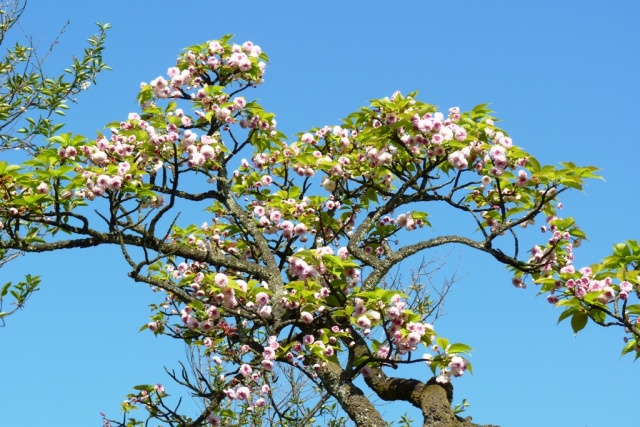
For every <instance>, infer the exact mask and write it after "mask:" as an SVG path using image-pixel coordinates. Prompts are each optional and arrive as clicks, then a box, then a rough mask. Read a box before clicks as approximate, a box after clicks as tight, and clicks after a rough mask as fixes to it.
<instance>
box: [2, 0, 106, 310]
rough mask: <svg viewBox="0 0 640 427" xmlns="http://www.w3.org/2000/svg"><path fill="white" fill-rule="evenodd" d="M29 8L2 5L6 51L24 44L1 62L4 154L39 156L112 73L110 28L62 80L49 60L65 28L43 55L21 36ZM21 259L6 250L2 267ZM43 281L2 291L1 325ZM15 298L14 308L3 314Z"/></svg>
mask: <svg viewBox="0 0 640 427" xmlns="http://www.w3.org/2000/svg"><path fill="white" fill-rule="evenodd" d="M26 5H27V3H26V1H21V0H12V1H9V2H6V3H3V4H1V5H0V46H2V47H7V43H8V40H9V39H16V40H18V41H17V42H15V44H13V45H12V46H10V47H9V48H8V49H7V50H6V54H5V55H4V57H2V58H0V83H1V84H0V153H2V152H4V151H7V150H15V149H18V150H25V151H27V152H29V153H31V154H35V153H36V152H37V151H38V150H39V146H40V145H39V144H40V141H41V139H42V138H50V137H52V136H53V135H55V134H56V133H57V132H60V130H61V129H62V127H63V126H64V123H60V122H59V121H58V120H56V118H59V117H62V116H64V111H65V110H67V109H68V108H69V104H70V103H74V102H76V96H77V95H78V94H79V93H80V92H82V91H84V90H86V89H87V88H88V87H89V86H90V85H91V84H92V83H95V81H96V77H97V75H98V74H99V73H100V72H102V71H104V70H107V69H109V67H108V66H107V65H106V64H105V63H104V62H103V59H102V51H103V49H104V42H105V37H106V31H107V30H108V28H109V26H108V25H105V24H99V25H98V27H99V31H98V33H97V34H95V35H93V36H91V37H90V38H89V40H88V46H87V48H85V49H84V52H83V53H82V55H81V56H78V57H74V58H73V60H72V63H71V65H70V66H69V67H68V68H67V69H65V70H64V71H62V72H61V73H60V74H59V75H52V74H50V73H48V72H47V70H46V68H47V67H46V63H47V60H48V59H49V57H50V56H51V54H52V53H53V50H54V47H55V45H56V44H57V43H59V39H60V36H61V34H62V33H63V32H64V28H63V29H62V31H61V32H60V33H59V34H58V36H57V37H56V38H55V40H54V41H53V42H52V43H51V45H50V47H49V48H47V49H40V48H39V46H37V44H36V43H34V41H33V39H32V37H30V36H24V37H22V38H21V37H20V36H16V34H15V33H16V32H19V31H20V30H19V29H18V28H17V27H16V26H17V25H18V23H19V20H20V18H21V16H22V14H23V13H24V11H25V8H26ZM3 184H4V183H3ZM19 255H20V252H19V251H16V250H12V249H3V248H0V267H3V266H4V265H5V264H6V263H8V262H9V261H11V260H13V259H15V258H16V257H18V256H19ZM39 281H40V279H39V278H38V277H36V276H31V275H27V276H26V277H25V280H23V281H20V282H19V283H16V284H12V283H8V284H6V285H5V286H3V287H2V292H1V293H0V321H3V320H4V319H3V318H4V317H6V316H8V315H9V314H11V313H14V312H15V311H16V310H18V309H20V308H21V307H23V306H24V304H25V302H26V301H27V299H28V298H29V297H30V296H31V295H32V294H33V292H34V291H35V290H36V289H37V287H38V284H39ZM9 296H10V297H11V298H12V301H11V303H10V304H9V307H10V308H8V311H2V306H3V303H4V302H5V298H8V297H9Z"/></svg>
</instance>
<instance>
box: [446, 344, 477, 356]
mask: <svg viewBox="0 0 640 427" xmlns="http://www.w3.org/2000/svg"><path fill="white" fill-rule="evenodd" d="M471 351H473V348H471V347H469V346H468V345H466V344H462V343H459V342H457V343H454V344H451V345H450V346H449V353H470V352H471Z"/></svg>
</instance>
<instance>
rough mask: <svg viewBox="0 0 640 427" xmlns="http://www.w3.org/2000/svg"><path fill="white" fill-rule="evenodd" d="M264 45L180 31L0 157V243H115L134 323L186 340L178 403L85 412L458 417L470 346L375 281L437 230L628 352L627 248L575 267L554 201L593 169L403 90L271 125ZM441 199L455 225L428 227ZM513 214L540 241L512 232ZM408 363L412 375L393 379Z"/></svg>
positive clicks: (478, 110) (414, 286) (632, 246)
mask: <svg viewBox="0 0 640 427" xmlns="http://www.w3.org/2000/svg"><path fill="white" fill-rule="evenodd" d="M267 62H268V57H267V55H266V54H265V53H264V52H262V50H261V49H260V47H259V46H257V45H255V44H253V43H251V42H245V43H243V44H234V42H233V41H232V40H231V37H230V36H225V37H223V38H221V39H220V40H215V41H209V42H205V43H202V44H199V45H194V46H190V47H188V48H187V49H185V51H184V52H183V53H181V54H180V56H179V57H178V60H177V63H176V65H175V66H172V67H170V68H169V69H168V73H167V76H165V77H162V76H159V77H156V78H154V79H153V80H150V81H149V82H148V83H142V84H141V87H140V92H139V95H138V101H139V103H140V111H139V112H132V113H130V114H129V115H128V117H127V118H126V119H124V120H122V121H116V122H112V123H110V124H108V125H107V126H106V127H105V128H106V129H108V130H107V131H105V133H104V134H98V135H97V137H96V138H95V139H88V138H86V137H84V136H81V135H74V134H71V133H65V134H56V135H55V136H52V137H50V138H49V145H47V146H46V147H44V148H42V149H40V150H38V151H37V152H35V153H34V154H33V156H32V158H30V159H29V160H28V161H27V162H25V163H24V164H22V165H10V164H8V163H6V162H0V182H1V185H0V197H2V200H3V204H2V206H1V207H0V218H1V221H2V222H0V229H1V233H2V234H0V248H3V249H5V250H8V249H14V250H19V251H24V252H48V251H59V250H64V249H77V248H88V247H93V246H98V245H116V246H118V247H119V248H120V249H121V252H122V256H123V257H124V259H125V260H126V261H127V262H128V264H129V265H130V271H129V273H128V274H129V276H130V277H131V278H132V279H133V280H135V281H137V282H141V283H144V284H147V285H148V286H150V287H151V288H152V289H153V290H154V291H156V292H157V293H158V295H159V298H158V302H157V304H155V305H153V306H152V307H151V310H152V314H151V318H150V321H149V323H148V324H146V325H143V326H142V329H143V330H148V332H149V333H153V334H156V335H163V336H167V337H171V338H174V339H177V340H181V341H184V342H185V343H186V344H187V345H188V346H189V348H190V354H191V357H190V361H189V362H190V363H189V367H186V366H185V367H184V369H183V371H182V372H179V373H176V372H170V375H171V376H172V377H173V379H174V380H175V381H176V382H177V383H178V384H180V385H181V386H182V387H184V389H185V390H186V392H188V393H189V394H190V395H191V396H193V397H195V398H196V400H197V401H199V402H200V404H201V406H200V409H198V410H193V409H189V410H186V409H185V410H184V411H183V409H184V408H183V407H182V406H181V402H180V401H176V400H175V399H172V397H170V396H169V395H168V391H167V390H165V387H164V386H162V385H159V384H156V385H139V386H136V387H135V389H134V392H133V393H131V394H130V395H129V396H128V397H127V400H126V401H125V402H124V403H123V404H122V408H123V411H124V416H123V418H122V419H119V420H115V419H110V418H114V417H109V418H106V417H105V425H111V426H137V425H146V422H147V421H148V420H155V421H159V422H161V423H162V425H167V426H204V425H213V426H217V425H271V424H277V425H282V426H305V425H318V423H320V420H324V421H323V424H324V425H344V424H345V423H347V422H349V423H351V424H354V425H356V426H374V427H377V426H386V425H388V422H389V421H394V422H395V423H397V424H400V425H409V421H408V420H407V418H404V417H403V418H400V419H395V420H385V419H384V418H383V416H382V414H381V412H380V410H379V408H378V407H377V406H376V401H379V400H384V401H395V402H402V403H405V404H406V405H407V407H409V406H414V407H416V408H418V409H419V410H420V412H421V414H422V417H423V420H422V423H423V425H425V426H445V425H446V426H450V425H461V426H462V425H467V426H471V425H475V424H473V423H472V422H471V421H470V420H468V419H463V418H461V417H459V416H458V415H457V412H458V410H459V409H460V408H459V407H458V408H453V407H452V395H453V385H452V381H455V378H456V377H460V376H462V375H463V374H465V373H466V372H467V371H471V368H472V367H471V364H470V363H469V360H468V359H467V356H468V355H469V353H470V352H471V351H472V348H471V347H470V346H469V345H467V344H464V343H460V342H456V341H454V340H450V339H447V338H445V337H443V336H441V335H439V334H438V333H437V331H436V329H435V327H434V325H433V323H432V321H431V319H432V317H431V316H432V315H433V312H434V309H435V307H436V305H437V303H438V301H437V298H435V299H433V298H430V297H429V296H428V295H427V294H426V293H425V292H424V288H423V287H421V285H420V284H419V282H420V280H412V279H411V278H407V279H406V282H403V280H390V279H389V277H390V276H389V275H390V273H393V271H394V269H397V268H398V266H399V265H400V263H401V262H402V261H405V260H407V259H410V258H412V257H420V256H424V255H425V254H427V253H429V252H430V251H432V250H434V249H435V248H439V247H443V246H448V245H464V246H466V247H468V248H470V249H472V250H475V251H476V252H477V253H479V254H480V253H483V254H487V255H489V256H490V257H492V258H493V259H494V260H495V262H497V263H500V264H503V265H504V266H505V267H506V268H507V269H508V270H509V271H511V273H512V275H513V280H512V282H513V285H515V286H517V287H524V286H525V283H527V282H528V283H532V284H537V285H539V286H540V290H541V292H543V293H546V294H548V298H547V299H548V300H549V302H551V303H553V304H556V305H558V306H561V307H563V308H564V310H565V311H563V313H562V314H561V319H564V318H570V319H571V325H572V327H573V329H574V331H575V332H578V331H579V330H581V329H582V328H583V327H584V326H585V325H586V324H587V323H588V322H589V320H591V321H592V322H593V323H596V324H600V325H605V326H609V325H619V326H622V327H624V328H625V331H626V333H628V334H630V338H629V339H628V344H627V345H626V346H625V347H624V349H623V351H624V352H627V353H631V352H635V354H636V355H637V354H638V353H637V351H638V350H639V348H638V346H637V345H636V339H637V338H638V337H640V332H639V330H638V328H637V326H636V322H637V318H638V314H639V313H640V310H639V308H640V305H638V304H630V303H629V302H630V300H631V299H632V298H634V299H635V298H637V297H638V294H637V285H638V277H637V276H638V271H637V267H636V265H637V262H638V259H639V258H638V256H639V254H640V247H639V245H638V244H637V243H635V242H627V243H626V244H621V245H618V246H616V247H615V253H614V255H612V256H611V257H610V258H608V259H607V260H605V261H604V263H603V264H601V265H598V266H592V267H590V268H587V267H584V268H576V267H574V249H575V248H576V247H577V246H578V245H579V243H580V241H581V240H582V239H584V238H585V234H584V233H583V231H582V230H580V229H579V228H578V227H577V225H576V224H575V222H574V220H573V219H572V218H565V217H562V216H561V214H560V212H561V208H562V204H561V202H560V201H559V196H560V195H561V194H562V193H563V192H565V191H568V190H571V189H581V188H582V186H583V184H584V180H585V179H588V178H596V177H597V175H596V168H594V167H580V166H577V165H575V164H573V163H562V164H561V165H560V166H558V167H556V166H548V165H540V164H539V162H538V161H537V160H536V159H535V158H534V157H533V156H531V155H530V154H529V153H527V152H526V151H525V150H524V149H523V148H521V147H518V146H517V145H515V144H514V143H513V142H512V140H511V138H510V137H509V136H508V134H507V132H506V131H505V130H502V129H501V128H499V127H498V126H497V125H496V121H497V120H496V119H495V118H494V117H492V116H491V112H490V111H489V110H488V109H487V106H486V105H479V106H477V107H475V108H474V109H473V110H471V111H468V112H462V111H460V110H459V109H458V108H456V107H453V108H450V109H448V110H446V111H444V112H442V111H439V110H438V109H437V108H436V107H435V106H433V105H430V104H427V103H424V102H422V101H419V100H418V98H417V94H416V93H410V94H407V95H403V94H400V93H398V92H396V93H394V94H393V95H392V96H390V97H388V98H383V99H377V100H373V101H371V104H370V105H369V106H367V107H364V108H361V109H360V110H358V111H356V112H354V113H352V114H351V115H349V116H348V117H346V118H345V119H344V121H343V122H342V123H341V124H340V125H335V126H321V127H317V128H313V129H310V130H308V131H305V132H301V133H299V134H298V135H296V136H295V137H294V138H292V139H287V138H286V137H285V136H284V135H283V134H282V133H281V132H280V131H279V130H278V128H277V124H276V120H275V115H274V114H273V113H271V112H268V111H265V110H264V109H263V108H262V107H261V106H260V104H259V103H257V102H255V101H250V100H248V99H247V97H248V95H247V94H248V93H250V91H251V90H252V89H253V88H255V87H257V86H259V85H261V84H262V83H263V76H264V72H265V68H266V64H267ZM441 211H444V212H449V214H450V217H451V218H455V220H456V223H455V224H454V225H455V227H453V229H459V230H471V231H469V232H465V233H459V234H455V233H454V234H447V233H445V232H441V231H439V230H440V229H444V227H442V226H440V225H438V224H436V223H435V222H434V224H433V225H432V224H431V222H430V220H431V219H432V214H433V213H434V212H441ZM449 214H447V215H449ZM534 223H535V224H536V226H533V224H534ZM451 228H452V227H451V224H449V226H448V227H447V228H446V229H451ZM532 229H533V230H535V232H536V234H535V236H539V232H540V229H542V231H543V232H544V233H545V234H543V236H544V237H543V240H544V241H541V242H540V243H539V244H538V245H536V246H534V247H532V248H531V247H521V245H520V241H521V240H522V239H523V238H524V236H525V235H530V234H532V233H531V231H532ZM473 230H475V231H473ZM532 238H534V237H531V236H529V237H527V239H529V240H530V239H532ZM418 259H419V258H418ZM579 267H580V266H579ZM422 271H424V269H422ZM411 364H417V365H418V366H420V367H421V368H422V370H424V371H426V372H431V374H430V376H431V379H429V380H428V381H424V380H423V379H418V378H402V377H399V376H396V375H394V368H397V367H398V366H401V365H411ZM283 384H285V385H286V387H285V388H284V389H283ZM174 386H175V384H174ZM172 393H173V392H172ZM372 396H373V398H372ZM136 409H141V411H138V412H136V411H135V410H136ZM139 413H143V414H144V415H142V416H138V414H139Z"/></svg>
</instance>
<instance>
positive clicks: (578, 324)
mask: <svg viewBox="0 0 640 427" xmlns="http://www.w3.org/2000/svg"><path fill="white" fill-rule="evenodd" d="M588 321H589V316H588V315H587V313H585V312H584V311H578V312H576V313H575V314H574V315H573V317H572V318H571V328H572V329H573V333H574V334H576V335H577V334H578V332H580V331H581V330H583V329H584V327H585V326H587V322H588Z"/></svg>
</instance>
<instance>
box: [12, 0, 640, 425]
mask: <svg viewBox="0 0 640 427" xmlns="http://www.w3.org/2000/svg"><path fill="white" fill-rule="evenodd" d="M77 4H78V3H76V2H73V1H70V0H61V1H58V2H56V3H55V6H52V5H51V2H48V1H44V0H31V1H30V2H29V5H28V8H27V10H26V12H25V15H24V20H23V21H22V22H21V25H22V27H23V28H24V31H25V32H26V33H28V34H33V35H35V36H36V39H40V40H41V43H42V46H46V45H47V44H48V43H49V42H50V41H51V40H52V39H53V36H54V34H55V32H56V30H57V29H58V28H61V27H62V26H63V25H64V23H65V22H66V20H67V19H70V20H71V25H70V26H69V27H68V28H67V30H66V32H65V34H64V35H63V36H62V38H61V43H60V44H59V45H58V47H57V48H56V51H55V54H54V56H53V58H52V59H51V61H50V63H49V65H50V67H51V69H56V67H58V69H59V68H62V66H66V65H68V62H69V57H70V55H71V53H72V52H77V51H78V50H79V49H80V48H81V47H83V43H84V40H85V39H86V38H87V37H88V36H89V35H90V34H92V33H94V32H95V27H94V26H93V23H94V22H95V21H102V22H109V23H111V24H112V26H113V29H112V30H111V31H110V33H109V38H108V41H107V50H106V51H105V58H106V61H107V62H108V63H109V64H110V65H111V66H112V68H113V71H111V72H109V73H106V74H104V75H102V76H101V77H100V80H99V82H98V85H97V86H95V87H92V88H91V90H89V91H87V92H86V93H83V94H81V96H80V97H79V100H78V101H79V105H78V106H76V107H74V108H73V109H72V110H71V111H70V112H69V114H68V115H67V120H68V125H67V127H66V129H67V130H68V131H73V132H75V133H81V134H85V135H88V136H95V132H96V130H98V129H101V127H102V126H103V125H104V124H106V123H108V122H110V121H114V120H121V119H123V118H125V117H126V114H127V113H128V112H130V111H135V108H136V104H135V96H136V94H137V90H138V88H139V84H140V82H142V81H147V82H148V81H150V80H152V79H153V78H155V77H157V76H158V75H165V73H166V69H167V68H168V67H169V66H172V65H173V64H174V61H175V57H176V56H177V54H178V53H179V51H180V50H181V49H182V48H183V47H185V46H188V45H191V44H195V43H200V42H203V41H205V40H209V39H215V38H217V37H220V36H221V35H223V34H227V33H233V34H236V35H237V36H236V40H237V41H239V42H243V41H245V40H251V41H253V42H254V43H256V44H259V45H260V46H262V48H263V50H264V51H266V52H267V54H268V55H269V56H270V58H271V65H270V66H269V67H268V69H267V73H266V75H265V79H266V83H265V85H264V86H263V87H261V88H259V89H258V90H256V91H254V92H252V93H251V95H252V96H255V97H257V98H259V99H260V100H261V102H262V103H263V105H264V106H265V108H266V109H267V110H271V111H273V112H276V113H277V114H278V117H277V118H278V124H279V127H280V129H281V130H283V131H284V132H285V133H287V134H288V135H293V134H295V133H296V132H299V131H303V130H306V129H308V128H310V127H312V126H322V125H325V124H337V123H339V121H340V119H341V118H342V117H344V116H346V115H347V114H349V113H350V112H352V111H353V110H355V109H357V108H358V107H360V106H363V105H366V104H367V101H368V100H370V99H372V98H376V97H382V96H389V95H391V94H392V93H393V92H394V91H395V90H396V89H399V90H401V91H403V92H405V93H406V92H409V91H412V90H416V89H417V90H419V91H420V97H421V99H422V100H424V101H427V102H430V103H433V104H436V105H439V106H440V107H441V108H442V109H444V110H446V109H447V108H449V107H451V106H455V105H457V106H460V107H461V108H462V109H469V108H471V107H473V106H474V105H476V104H479V103H484V102H489V103H491V105H492V108H493V109H494V110H495V111H496V115H497V116H498V117H499V118H501V119H502V126H503V127H504V128H505V129H506V130H507V131H508V132H509V133H510V135H511V136H512V138H513V140H514V142H515V143H516V144H518V145H521V146H523V147H525V148H526V149H527V150H529V152H531V153H532V154H534V155H536V156H538V158H539V159H540V160H541V161H543V162H546V163H557V162H559V161H574V162H576V163H578V164H593V165H596V166H599V167H600V168H602V174H603V176H604V178H605V181H597V182H592V183H589V185H588V186H587V188H586V190H585V191H584V192H582V193H579V192H578V193H576V194H571V195H569V196H568V197H565V198H564V199H563V200H564V204H565V206H566V208H565V211H566V213H565V214H566V215H572V216H574V217H575V218H576V219H577V220H578V222H579V223H580V224H581V226H582V228H583V229H584V230H586V232H587V233H588V235H589V238H590V241H589V242H587V243H585V244H584V245H583V246H582V247H581V248H580V250H579V252H578V254H577V256H578V261H577V264H580V265H586V264H589V263H591V262H595V261H596V260H598V259H599V258H601V257H603V256H605V255H606V254H607V252H608V251H610V248H611V245H612V244H614V243H616V242H619V241H622V240H624V239H639V238H640V236H639V233H638V228H637V225H636V221H637V212H638V209H639V208H640V202H639V201H638V197H637V196H636V193H637V191H634V190H635V183H636V176H637V171H636V169H637V167H636V161H637V160H636V159H638V158H640V145H639V144H638V142H640V141H639V140H638V139H639V138H638V136H637V135H636V134H635V133H634V131H635V129H636V128H637V121H638V119H637V100H638V99H640V84H639V83H640V59H639V58H640V56H639V55H638V46H639V45H640V30H639V29H638V26H637V22H636V21H637V17H638V16H639V14H640V4H638V3H637V2H635V1H616V2H606V3H605V2H598V1H590V0H585V1H581V2H575V1H560V2H558V1H547V0H543V1H536V2H513V1H485V2H472V1H459V2H444V1H440V2H431V1H404V2H403V1H399V2H395V3H392V2H388V1H387V2H380V1H368V2H364V1H362V2H358V1H354V2H336V1H324V2H313V3H312V2H286V1H282V2H251V1H247V2H241V3H232V2H218V1H207V2H201V1H193V2H190V3H189V2H183V3H178V2H166V1H156V2H147V1H138V2H135V1H128V2H123V1H111V2H85V3H83V4H82V7H78V6H77ZM448 253H450V255H449V259H450V260H451V266H452V268H453V269H455V268H456V267H457V269H458V272H459V275H460V276H463V279H462V280H460V281H459V282H458V283H457V284H456V286H455V288H454V290H453V291H452V292H451V294H450V297H449V299H448V300H447V303H446V313H447V314H446V316H445V317H443V318H442V319H440V320H439V321H438V324H437V325H436V326H437V329H438V331H439V333H441V334H442V335H444V336H447V337H451V338H452V339H453V340H455V341H462V342H465V343H468V344H470V345H471V346H473V347H474V348H475V349H476V351H475V353H474V355H473V358H472V362H473V365H474V375H473V376H468V377H467V376H465V377H463V378H461V379H459V380H456V381H455V383H454V385H455V388H456V390H455V401H456V402H459V401H460V400H461V399H462V398H466V399H467V400H468V401H469V402H470V403H471V405H472V406H471V407H470V408H469V409H468V414H469V415H472V416H473V418H474V421H475V422H478V423H483V424H485V423H493V424H499V425H504V426H523V427H534V426H540V425H546V426H556V425H557V426H563V427H573V426H575V427H585V426H589V427H595V426H612V425H629V423H632V421H631V420H630V419H629V418H630V416H631V415H630V413H631V411H630V409H632V408H631V407H630V405H632V402H633V401H634V400H633V398H634V397H635V396H637V384H638V382H639V381H640V371H639V367H638V365H637V364H633V363H632V358H626V359H620V358H619V354H620V349H621V348H622V345H623V342H622V337H623V335H622V331H621V330H614V329H609V330H603V329H601V328H595V327H593V326H590V327H588V328H587V330H585V331H583V332H582V333H580V335H579V336H578V337H577V338H574V337H573V334H572V332H571V330H570V327H569V325H568V324H561V325H559V326H556V319H557V316H558V315H559V313H560V311H559V310H558V309H554V308H553V307H551V306H549V304H548V303H546V301H545V299H544V298H542V297H541V298H535V294H536V290H535V289H533V288H532V287H530V288H529V289H527V290H524V291H523V290H517V289H515V288H513V287H512V286H511V284H510V277H509V275H508V274H507V272H506V271H505V270H503V268H502V267H500V266H497V265H495V263H493V262H492V260H491V259H489V258H488V257H482V256H477V255H473V254H471V253H469V252H466V251H464V250H462V249H457V248H455V249H454V250H453V251H452V252H449V251H447V250H445V251H442V252H441V253H439V254H438V255H440V256H442V255H445V254H448ZM117 255H118V254H117V248H106V249H91V250H85V251H81V252H80V251H75V252H71V251H70V252H65V253H58V254H46V255H31V256H27V257H22V258H21V259H20V260H18V261H17V262H15V263H12V264H10V265H9V266H8V267H7V268H5V269H3V270H0V282H2V283H4V282H6V281H8V280H15V279H17V278H19V277H20V276H21V275H22V274H23V273H31V274H41V275H42V276H43V286H42V290H41V291H40V292H39V293H38V294H36V295H35V296H34V297H33V299H32V300H31V301H30V303H29V305H28V306H27V308H26V310H24V311H23V312H21V313H19V314H17V315H15V316H14V317H12V318H9V319H8V322H7V323H8V324H7V327H5V328H3V329H0V336H1V337H2V341H1V342H2V351H0V369H1V371H0V375H1V377H0V378H2V379H1V381H0V384H2V386H1V387H0V425H3V426H4V425H6V426H37V425H48V426H53V427H57V426H68V425H80V426H90V425H96V426H98V425H100V417H99V412H100V411H103V412H106V413H107V414H108V415H111V416H115V415H116V414H117V412H118V408H119V402H120V401H122V400H123V398H124V395H125V394H126V393H128V392H129V390H130V387H131V386H133V385H135V384H140V383H156V382H162V383H163V384H165V387H167V390H168V392H169V393H171V391H172V389H175V388H174V386H173V384H171V382H170V380H169V379H168V377H167V376H166V374H164V371H163V366H168V367H172V368H176V367H178V364H177V360H179V359H181V358H183V356H184V348H183V347H182V346H181V345H180V344H179V343H177V342H171V341H169V340H168V339H155V338H154V337H153V336H151V334H149V333H140V334H139V333H138V332H137V331H138V329H139V327H140V326H141V325H142V324H143V323H146V321H147V315H148V313H149V311H148V308H147V306H148V304H149V303H151V302H156V301H157V299H158V296H157V295H153V294H152V293H151V292H150V291H149V290H147V289H146V288H145V287H144V286H143V285H141V284H136V283H133V282H131V281H130V280H129V279H128V278H127V276H126V274H125V271H126V270H125V265H124V261H122V260H121V258H120V257H118V256H117ZM415 371H416V370H414V372H415ZM420 375H424V379H425V380H426V379H427V378H428V375H429V373H428V370H427V369H426V367H425V368H424V373H421V374H420ZM382 408H383V411H389V412H391V411H392V409H391V405H387V406H383V407H382ZM416 425H417V424H416Z"/></svg>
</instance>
